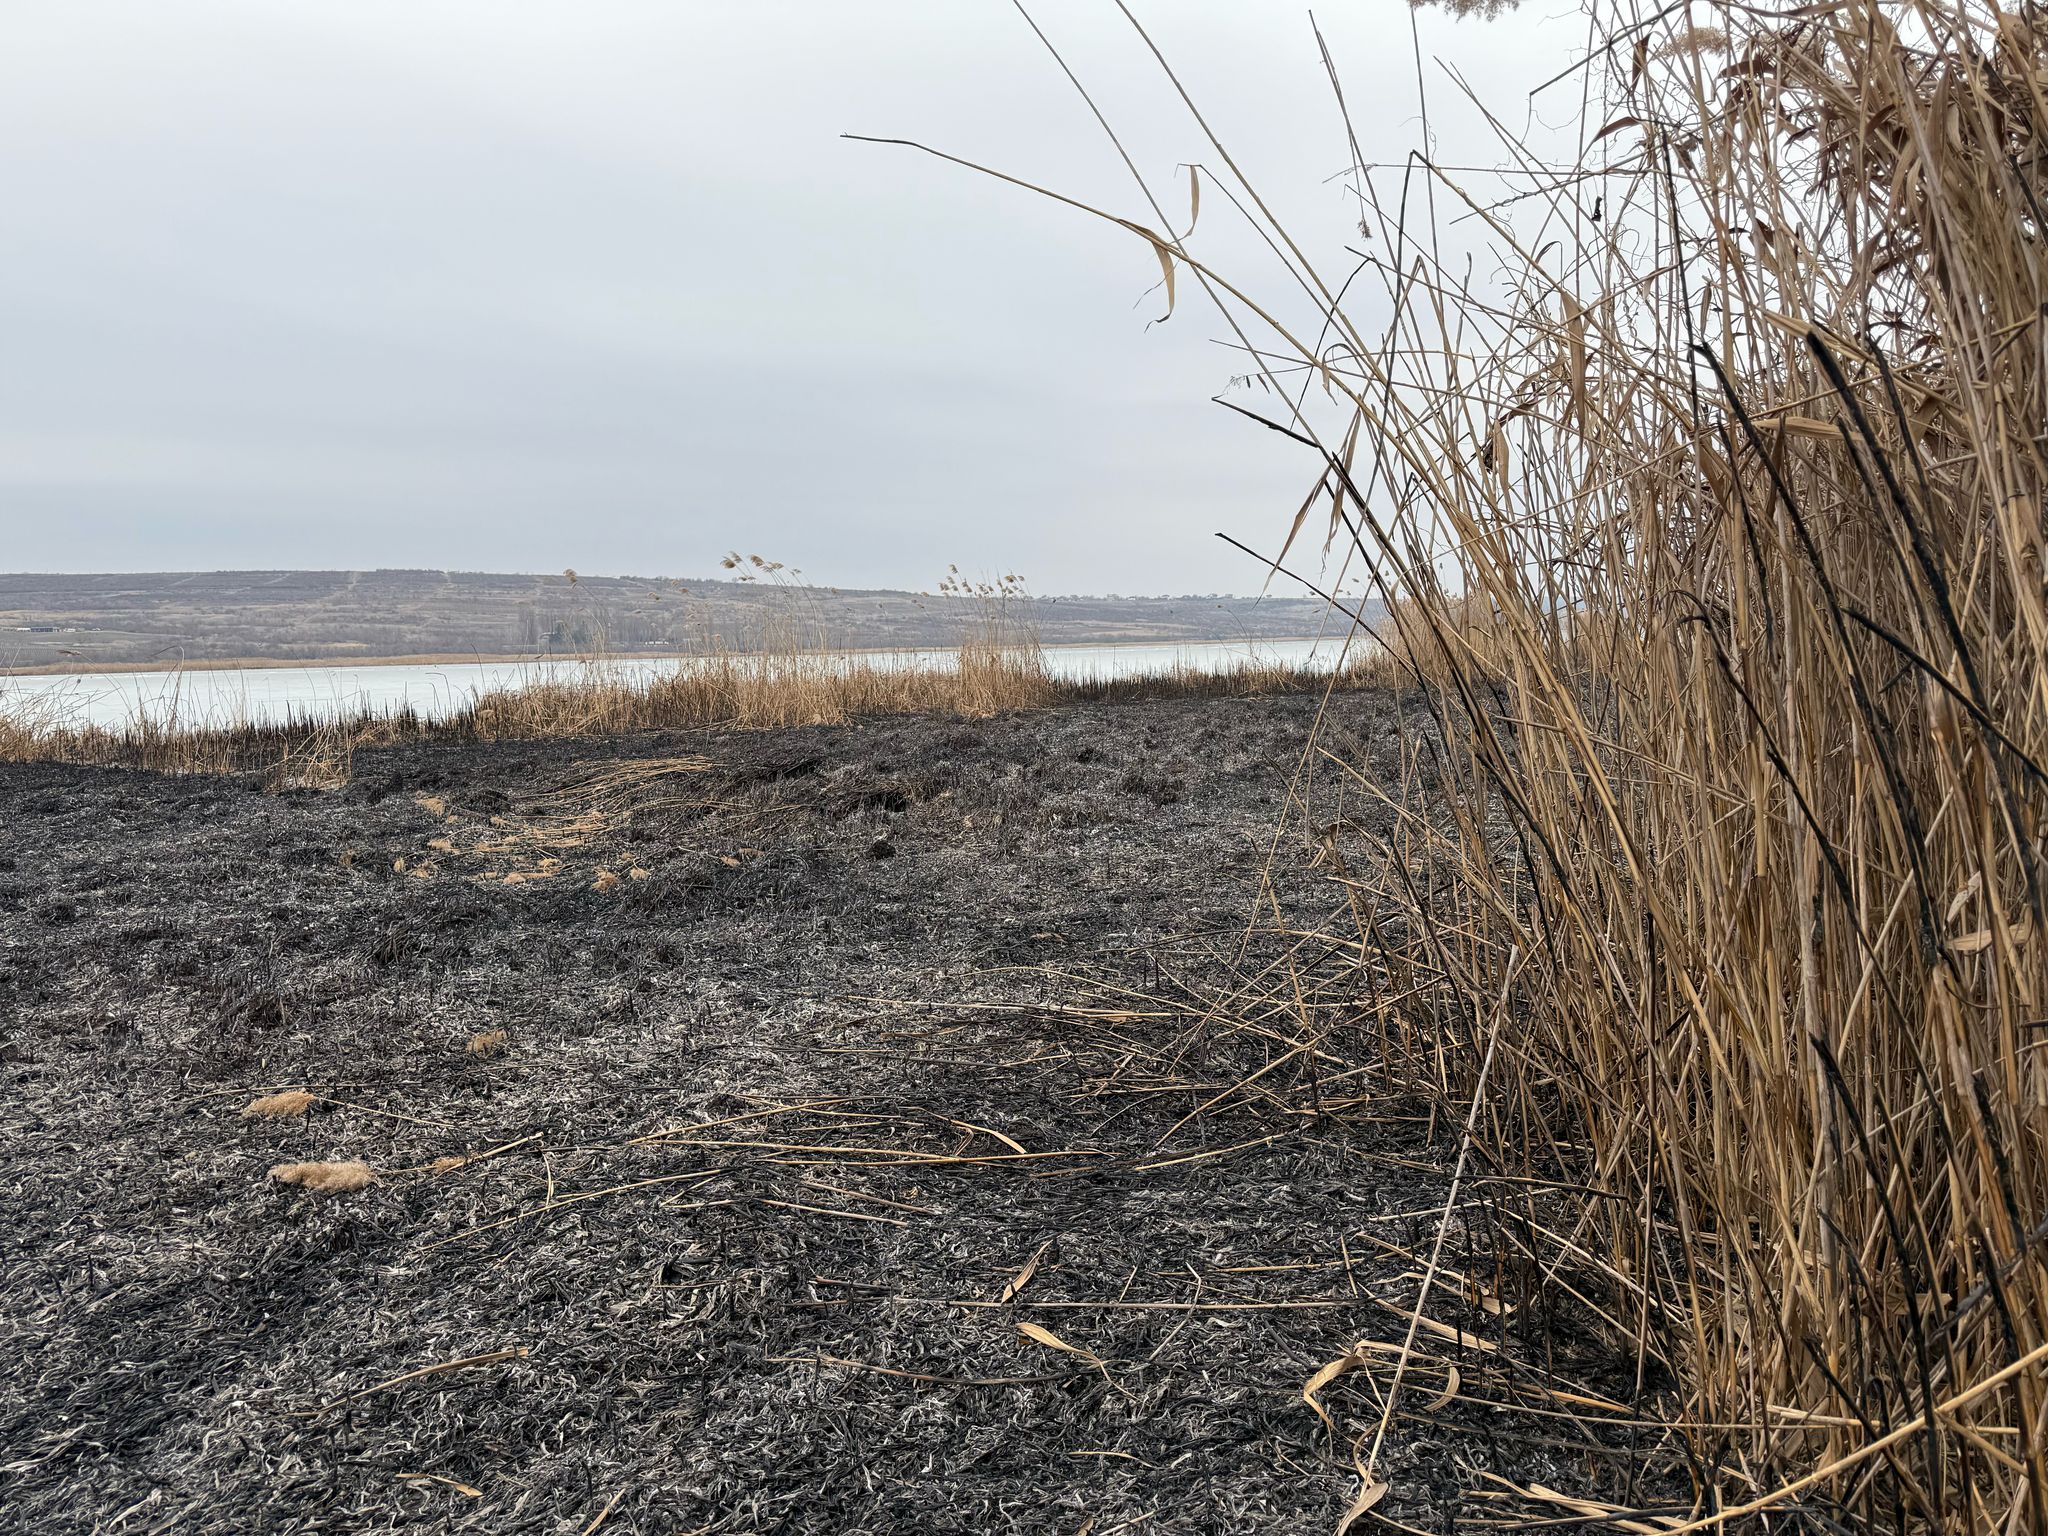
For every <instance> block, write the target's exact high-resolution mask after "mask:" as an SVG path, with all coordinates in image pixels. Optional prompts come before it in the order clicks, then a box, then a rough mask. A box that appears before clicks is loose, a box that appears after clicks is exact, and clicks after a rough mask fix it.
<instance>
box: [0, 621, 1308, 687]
mask: <svg viewBox="0 0 2048 1536" xmlns="http://www.w3.org/2000/svg"><path fill="white" fill-rule="evenodd" d="M1343 639H1344V631H1343V630H1342V629H1339V630H1337V631H1335V632H1333V633H1330V634H1324V635H1256V636H1252V637H1250V638H1249V639H1246V638H1244V637H1238V638H1234V639H1223V640H1194V639H1189V638H1187V637H1186V636H1180V635H1171V636H1166V637H1163V638H1157V639H1138V638H1133V637H1129V636H1122V637H1118V638H1115V639H1105V640H1058V641H1051V642H1047V643H1045V644H1043V645H1041V647H1040V649H1042V650H1047V651H1093V650H1103V649H1106V648H1110V647H1116V646H1138V645H1145V646H1159V645H1179V646H1189V647H1194V646H1210V645H1249V646H1252V647H1258V646H1263V645H1304V644H1311V643H1318V642H1321V641H1329V642H1330V643H1331V644H1333V645H1334V644H1340V643H1342V641H1343ZM952 649H954V647H953V646H950V645H897V646H872V645H871V646H848V647H846V648H845V649H843V650H842V649H838V648H832V649H828V650H825V651H821V652H820V653H819V654H822V655H830V656H915V655H921V654H926V653H931V652H944V651H950V650H952ZM707 654H714V655H715V654H726V655H754V654H759V653H756V652H747V651H730V652H724V653H706V652H702V651H608V652H606V653H605V654H604V655H602V656H579V655H576V654H573V653H568V652H555V653H553V654H534V653H527V654H524V655H504V654H478V653H475V652H431V653H424V654H419V655H412V656H319V657H312V658H292V657H277V656H219V657H210V658H204V659H200V660H194V661H179V662H173V663H169V664H166V663H164V662H160V661H92V662H82V663H71V662H38V663H36V664H35V665H33V666H26V667H0V679H4V678H10V677H100V676H108V675H118V674H121V673H133V672H165V673H177V672H274V671H305V672H318V671H331V670H335V669H338V668H341V667H463V666H539V665H542V664H545V663H555V662H565V661H599V662H610V661H690V660H704V659H706V658H707Z"/></svg>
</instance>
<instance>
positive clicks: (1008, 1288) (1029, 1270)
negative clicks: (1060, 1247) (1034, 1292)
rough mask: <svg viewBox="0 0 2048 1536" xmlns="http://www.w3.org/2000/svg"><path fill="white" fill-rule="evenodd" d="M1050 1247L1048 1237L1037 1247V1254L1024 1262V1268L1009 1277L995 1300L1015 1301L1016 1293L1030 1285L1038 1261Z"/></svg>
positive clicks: (1050, 1240)
mask: <svg viewBox="0 0 2048 1536" xmlns="http://www.w3.org/2000/svg"><path fill="white" fill-rule="evenodd" d="M1051 1246H1052V1239H1051V1238H1049V1237H1048V1238H1047V1239H1046V1240H1045V1241H1044V1242H1042V1243H1040V1244H1039V1245H1038V1252H1036V1253H1034V1254H1032V1255H1031V1257H1030V1258H1028V1259H1026V1260H1025V1261H1024V1267H1023V1268H1022V1269H1020V1270H1018V1271H1017V1273H1016V1274H1014V1275H1012V1276H1011V1277H1010V1280H1009V1283H1008V1284H1007V1285H1005V1286H1004V1287H1003V1294H1002V1295H1000V1296H998V1297H997V1298H996V1300H998V1301H1014V1300H1016V1298H1017V1293H1018V1292H1020V1291H1022V1290H1023V1289H1024V1287H1025V1286H1027V1285H1029V1284H1030V1283H1031V1277H1032V1276H1033V1275H1035V1274H1037V1273H1038V1261H1039V1260H1040V1259H1042V1258H1044V1257H1045V1251H1046V1249H1048V1248H1050V1247H1051Z"/></svg>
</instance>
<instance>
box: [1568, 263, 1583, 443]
mask: <svg viewBox="0 0 2048 1536" xmlns="http://www.w3.org/2000/svg"><path fill="white" fill-rule="evenodd" d="M1564 327H1565V359H1566V369H1567V373H1568V375H1569V379H1568V381H1569V383H1570V385H1571V392H1572V409H1571V414H1572V419H1573V420H1574V421H1576V422H1577V423H1578V424H1579V428H1580V430H1581V431H1583V430H1584V429H1585V425H1586V406H1587V397H1586V312H1585V310H1583V309H1581V308H1580V307H1579V301H1578V300H1577V299H1575V298H1573V297H1572V296H1571V295H1570V294H1568V293H1567V294H1565V295H1564Z"/></svg>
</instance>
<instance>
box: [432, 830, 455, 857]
mask: <svg viewBox="0 0 2048 1536" xmlns="http://www.w3.org/2000/svg"><path fill="white" fill-rule="evenodd" d="M427 846H428V847H429V848H431V849H433V850H434V852H436V853H453V852H454V851H455V839H454V838H452V837H449V836H447V835H446V834H443V835H442V836H440V837H430V838H428V839H427Z"/></svg>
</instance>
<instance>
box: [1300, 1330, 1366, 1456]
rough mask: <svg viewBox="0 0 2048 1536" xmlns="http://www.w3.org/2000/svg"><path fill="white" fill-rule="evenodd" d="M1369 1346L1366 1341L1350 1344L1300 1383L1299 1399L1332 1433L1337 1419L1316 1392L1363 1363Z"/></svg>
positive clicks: (1334, 1432)
mask: <svg viewBox="0 0 2048 1536" xmlns="http://www.w3.org/2000/svg"><path fill="white" fill-rule="evenodd" d="M1371 1347H1372V1346H1371V1345H1369V1344H1366V1343H1359V1344H1354V1345H1352V1346H1351V1348H1349V1349H1347V1350H1346V1351H1345V1352H1344V1353H1343V1354H1341V1355H1339V1356H1338V1357H1337V1358H1336V1359H1334V1360H1332V1361H1331V1362H1330V1363H1329V1364H1328V1365H1326V1366H1324V1367H1322V1369H1320V1370H1319V1371H1317V1372H1316V1373H1315V1375H1313V1376H1311V1377H1309V1379H1308V1380H1307V1381H1305V1382H1303V1383H1302V1387H1301V1400H1302V1401H1303V1402H1304V1403H1307V1404H1308V1405H1309V1407H1311V1408H1313V1409H1314V1410H1315V1415H1316V1417H1317V1418H1319V1419H1321V1420H1322V1421H1323V1427H1324V1428H1325V1429H1327V1430H1328V1431H1329V1432H1330V1433H1331V1434H1333V1435H1334V1434H1336V1433H1337V1421H1336V1420H1335V1419H1333V1418H1331V1417H1330V1413H1329V1410H1328V1409H1326V1408H1325V1407H1323V1404H1322V1399H1321V1398H1319V1397H1317V1396H1316V1394H1317V1393H1318V1392H1320V1391H1322V1390H1323V1388H1325V1387H1327V1386H1328V1385H1329V1384H1330V1383H1331V1382H1333V1381H1335V1380H1336V1379H1337V1378H1338V1377H1339V1376H1342V1375H1343V1374H1344V1373H1345V1372H1347V1371H1351V1370H1356V1369H1357V1368H1358V1367H1359V1366H1361V1365H1363V1364H1365V1357H1366V1355H1367V1353H1368V1352H1369V1351H1370V1349H1371Z"/></svg>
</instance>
